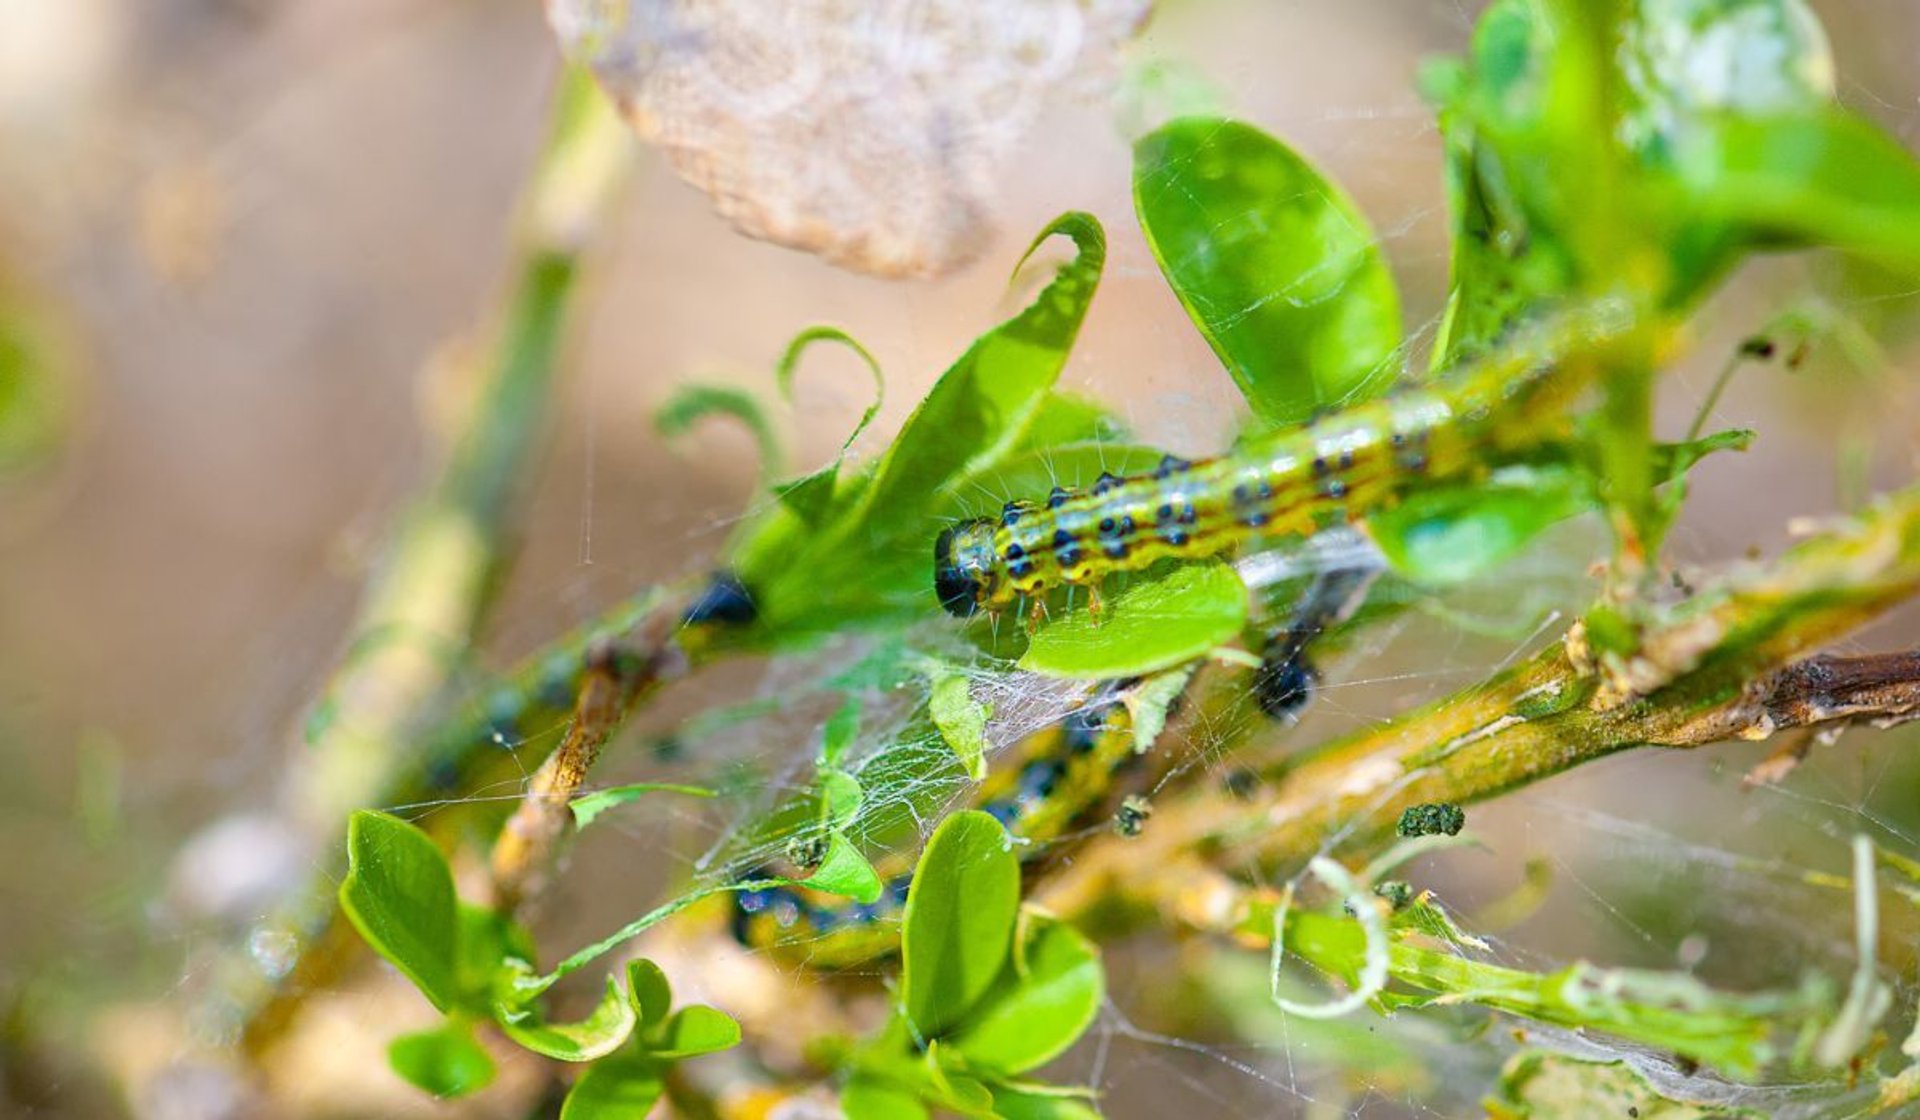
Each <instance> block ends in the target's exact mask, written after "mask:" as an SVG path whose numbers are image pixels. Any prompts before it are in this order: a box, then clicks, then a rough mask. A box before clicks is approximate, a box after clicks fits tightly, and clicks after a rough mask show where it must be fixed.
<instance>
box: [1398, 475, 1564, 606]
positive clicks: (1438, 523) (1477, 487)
mask: <svg viewBox="0 0 1920 1120" xmlns="http://www.w3.org/2000/svg"><path fill="white" fill-rule="evenodd" d="M1593 502H1594V498H1593V488H1592V485H1591V483H1589V481H1588V479H1587V476H1586V475H1585V474H1584V473H1583V472H1581V471H1580V470H1578V469H1576V468H1575V467H1573V466H1572V465H1571V464H1566V463H1552V464H1546V465H1541V466H1527V465H1518V466H1512V467H1504V468H1502V469H1500V470H1497V471H1495V472H1493V474H1491V475H1489V476H1488V477H1487V478H1486V479H1485V480H1484V481H1481V482H1478V483H1475V484H1474V485H1472V486H1448V487H1442V488H1440V489H1437V490H1429V491H1426V492H1423V493H1417V494H1414V495H1413V496H1412V497H1410V498H1408V499H1407V500H1406V501H1405V502H1403V503H1402V504H1401V505H1399V506H1397V507H1396V508H1394V509H1390V510H1384V511H1382V512H1380V513H1377V514H1374V515H1373V516H1372V517H1370V518H1368V519H1367V535H1368V536H1370V537H1372V538H1373V542H1374V543H1375V544H1376V545H1378V546H1379V547H1380V551H1381V553H1382V554H1383V555H1385V556H1386V558H1387V562H1388V563H1389V564H1391V565H1392V566H1393V568H1394V570H1395V571H1397V572H1399V573H1400V574H1401V575H1404V576H1406V577H1407V578H1408V579H1411V580H1414V581H1415V582H1418V583H1423V584H1429V585H1441V584H1449V583H1458V582H1460V581H1462V580H1466V579H1470V578H1472V577H1473V576H1476V575H1479V574H1480V573H1482V572H1484V571H1486V570H1487V569H1489V568H1491V567H1493V566H1494V565H1496V564H1498V563H1500V562H1501V561H1503V560H1506V559H1508V558H1509V557H1511V556H1513V555H1514V554H1515V553H1517V552H1519V551H1520V550H1521V549H1522V548H1524V547H1525V546H1526V544H1527V542H1529V541H1531V540H1533V538H1535V537H1537V536H1539V535H1540V533H1541V532H1543V531H1544V530H1546V529H1547V528H1548V527H1549V526H1551V525H1553V524H1554V523H1556V522H1558V521H1562V520H1565V519H1566V518H1568V517H1571V516H1573V515H1574V514H1577V513H1581V512H1584V511H1586V510H1588V509H1591V508H1593Z"/></svg>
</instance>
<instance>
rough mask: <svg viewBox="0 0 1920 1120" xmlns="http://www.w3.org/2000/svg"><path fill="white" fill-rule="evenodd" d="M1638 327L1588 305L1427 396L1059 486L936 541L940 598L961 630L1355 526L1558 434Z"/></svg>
mask: <svg viewBox="0 0 1920 1120" xmlns="http://www.w3.org/2000/svg"><path fill="white" fill-rule="evenodd" d="M1628 318H1629V317H1628V316H1626V315H1625V314H1624V313H1623V312H1622V310H1621V308H1620V307H1619V306H1618V305H1612V304H1595V305H1589V306H1587V307H1585V308H1584V309H1582V310H1580V311H1577V312H1569V313H1567V314H1564V315H1561V316H1557V317H1553V318H1551V319H1549V320H1547V321H1545V322H1543V323H1542V324H1540V325H1539V326H1538V327H1535V328H1532V329H1528V330H1525V331H1523V332H1521V333H1520V335H1519V336H1518V337H1517V338H1516V340H1515V342H1514V343H1513V344H1512V345H1509V346H1507V347H1505V348H1503V349H1501V350H1499V351H1497V352H1495V353H1493V354H1491V355H1489V356H1487V357H1486V358H1484V359H1482V360H1480V361H1477V362H1474V363H1471V364H1469V365H1467V366H1465V367H1464V368H1461V369H1459V370H1458V371H1456V372H1454V373H1453V374H1451V375H1450V376H1446V377H1443V378H1442V379H1440V380H1439V381H1437V382H1435V383H1433V384H1431V385H1414V386H1407V387H1405V388H1402V389H1399V390H1396V391H1394V392H1391V393H1389V394H1388V395H1386V396H1384V397H1381V398H1379V399H1377V400H1374V401H1371V402H1368V403H1366V404H1361V405H1357V406H1354V407H1352V408H1349V409H1346V410H1343V411H1340V412H1335V413H1332V414H1330V415H1328V416H1325V417H1323V418H1321V419H1319V420H1316V421H1313V422H1311V423H1309V424H1307V425H1305V426H1303V427H1301V428H1297V429H1293V430H1289V431H1283V432H1275V433H1273V434H1271V435H1267V436H1264V437H1261V438H1258V439H1254V440H1251V441H1249V442H1247V443H1245V444H1243V445H1242V446H1240V447H1238V448H1236V449H1235V450H1233V451H1232V452H1230V453H1228V454H1226V455H1223V456H1221V457H1219V458H1215V459H1207V460H1203V461H1200V462H1194V463H1189V462H1184V461H1182V460H1180V459H1176V458H1174V457H1172V456H1168V457H1167V458H1166V459H1164V460H1162V462H1161V463H1160V465H1159V467H1157V468H1156V469H1154V470H1153V471H1150V472H1148V473H1145V474H1138V475H1131V476H1128V477H1124V478H1118V477H1115V476H1113V475H1110V474H1103V475H1101V476H1100V479H1099V480H1098V481H1096V482H1095V483H1094V484H1093V485H1092V486H1091V487H1089V488H1088V489H1087V490H1085V491H1084V492H1075V491H1070V490H1064V489H1060V488H1058V487H1056V488H1055V489H1054V491H1053V493H1052V494H1051V495H1049V496H1048V498H1047V500H1046V502H1045V503H1035V502H1027V501H1013V502H1008V503H1007V505H1006V507H1005V509H1004V510H1003V511H1002V513H1001V516H1000V517H998V518H979V519H976V520H970V521H962V522H958V523H956V524H953V525H950V526H948V527H947V528H946V529H944V530H943V531H942V532H941V533H940V535H939V537H938V539H937V540H936V541H935V542H934V550H933V552H934V569H933V589H934V594H935V595H936V596H938V597H939V600H940V605H941V606H943V607H945V608H946V609H947V611H949V612H950V613H952V614H954V615H956V616H958V617H961V618H966V617H969V616H971V615H973V614H974V613H975V612H976V611H981V610H986V611H990V612H997V611H1000V610H1002V609H1004V608H1006V607H1008V606H1011V605H1013V604H1014V603H1015V602H1016V601H1017V600H1020V599H1023V598H1037V597H1039V596H1043V595H1045V594H1046V593H1047V592H1048V591H1050V590H1052V589H1054V588H1057V587H1060V586H1062V585H1066V584H1072V585H1087V586H1091V587H1094V588H1095V591H1096V596H1097V584H1098V583H1099V581H1100V580H1101V579H1103V578H1104V577H1105V576H1107V575H1110V574H1113V573H1118V572H1131V571H1139V570H1141V569H1143V568H1146V567H1148V566H1150V565H1152V564H1154V563H1155V562H1157V561H1160V560H1163V559H1168V558H1173V559H1198V558H1202V557H1208V556H1215V555H1218V554H1220V553H1224V552H1229V551H1233V550H1236V549H1239V548H1241V547H1242V546H1245V545H1248V544H1250V543H1253V542H1258V541H1262V540H1268V539H1273V538H1281V537H1288V536H1304V535H1307V534H1311V533H1313V532H1314V531H1316V530H1317V529H1319V528H1321V527H1324V526H1326V525H1330V524H1333V523H1336V522H1340V521H1351V520H1356V519H1358V518H1360V517H1363V516H1365V515H1366V514H1367V513H1369V512H1371V511H1373V510H1377V509H1380V508H1383V507H1384V506H1386V505H1388V504H1390V503H1391V502H1393V501H1394V500H1395V499H1397V498H1398V497H1399V496H1400V495H1402V494H1403V493H1405V492H1407V491H1408V490H1410V489H1412V488H1414V487H1415V486H1418V485H1426V484H1431V483H1432V482H1434V481H1438V480H1446V479H1455V478H1459V477H1461V476H1463V475H1466V474H1468V473H1469V472H1472V471H1474V470H1478V469H1481V468H1483V467H1485V466H1489V465H1493V464H1496V463H1498V462H1499V461H1500V460H1501V458H1502V457H1503V456H1511V455H1512V454H1514V453H1516V452H1520V451H1525V450H1529V449H1532V448H1536V447H1538V446H1539V445H1540V444H1542V443H1543V442H1545V441H1546V440H1548V439H1549V438H1552V437H1553V436H1554V435H1557V434H1558V429H1559V427H1560V421H1561V420H1562V418H1563V417H1564V414H1565V411H1566V409H1567V406H1568V405H1569V404H1570V403H1571V401H1572V399H1573V397H1574V396H1575V395H1576V394H1578V393H1579V392H1580V390H1582V389H1583V388H1584V387H1585V386H1586V383H1587V381H1588V380H1589V379H1590V377H1591V376H1592V370H1593V368H1594V366H1595V365H1596V363H1595V362H1593V361H1592V360H1590V359H1589V360H1581V359H1580V358H1579V357H1578V355H1581V354H1590V353H1591V348H1592V347H1594V346H1596V345H1598V344H1603V343H1604V342H1605V341H1607V340H1608V339H1610V338H1614V337H1618V335H1619V333H1620V332H1621V329H1622V327H1623V326H1624V324H1625V322H1626V321H1627V320H1628ZM1097 604H1098V599H1097V597H1096V599H1095V605H1096V607H1097Z"/></svg>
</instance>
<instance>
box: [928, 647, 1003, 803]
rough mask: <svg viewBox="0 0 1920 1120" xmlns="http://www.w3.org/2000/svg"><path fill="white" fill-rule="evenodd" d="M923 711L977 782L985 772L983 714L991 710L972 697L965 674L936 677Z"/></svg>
mask: <svg viewBox="0 0 1920 1120" xmlns="http://www.w3.org/2000/svg"><path fill="white" fill-rule="evenodd" d="M927 712H928V714H929V715H930V716H932V717H933V725H934V726H935V727H937V728H939V729H940V736H941V738H943V739H945V740H946V741H947V746H949V747H952V748H953V753H954V755H955V757H957V758H959V760H960V764H961V765H962V766H963V767H965V768H966V771H967V777H969V778H972V779H973V780H974V781H976V782H978V781H981V780H983V779H985V778H986V776H987V739H986V735H987V717H988V716H990V715H992V714H993V713H992V711H991V710H990V709H989V708H988V707H987V706H986V705H985V704H982V703H980V702H979V701H978V700H975V699H974V698H973V691H972V688H971V686H970V684H969V682H968V679H967V677H966V675H965V674H962V673H952V674H948V675H946V676H942V677H936V678H935V679H934V682H933V691H932V694H931V695H929V696H928V698H927Z"/></svg>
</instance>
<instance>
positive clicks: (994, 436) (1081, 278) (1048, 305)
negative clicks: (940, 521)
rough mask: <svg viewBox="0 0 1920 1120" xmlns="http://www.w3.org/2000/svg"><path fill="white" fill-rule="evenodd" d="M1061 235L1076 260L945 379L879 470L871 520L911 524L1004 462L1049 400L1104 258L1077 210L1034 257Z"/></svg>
mask: <svg viewBox="0 0 1920 1120" xmlns="http://www.w3.org/2000/svg"><path fill="white" fill-rule="evenodd" d="M1058 234H1066V235H1067V236H1068V237H1070V238H1072V239H1073V243H1074V246H1075V248H1076V249H1077V250H1078V255H1077V256H1076V257H1075V258H1074V259H1073V260H1071V261H1069V262H1068V263H1066V264H1064V265H1062V266H1060V271H1059V272H1058V273H1056V274H1055V276H1054V278H1053V280H1052V281H1050V282H1049V283H1048V284H1047V286H1046V287H1045V288H1044V289H1042V290H1041V292H1040V294H1039V295H1038V296H1037V297H1035V299H1034V301H1033V302H1032V303H1031V304H1029V305H1028V306H1027V308H1026V310H1024V311H1022V312H1021V313H1020V314H1019V315H1017V316H1015V317H1014V318H1012V319H1010V320H1008V321H1007V322H1005V323H1003V324H1001V325H1000V326H998V327H995V328H994V329H993V330H990V331H988V332H987V333H986V334H983V335H981V336H980V337H979V338H978V339H977V340H975V342H974V344H973V345H972V346H971V347H969V348H968V349H967V352H966V353H965V354H962V355H961V356H960V360H959V361H957V362H955V363H954V364H953V366H952V368H950V369H948V370H947V372H946V373H945V374H943V375H941V377H940V380H939V381H938V382H936V383H935V384H934V387H933V391H932V392H930V393H928V394H927V396H926V399H925V400H922V401H921V402H920V407H918V408H916V409H914V411H913V415H912V416H910V417H908V418H907V422H906V425H905V426H904V427H902V428H901V430H900V435H899V436H898V437H897V438H895V440H894V441H893V445H892V447H891V448H889V449H888V452H887V456H886V458H885V460H883V461H882V463H881V464H880V467H879V470H878V471H877V472H876V474H875V477H874V482H873V487H872V489H871V491H870V494H869V497H868V502H867V509H866V511H865V514H866V518H867V520H869V521H871V522H877V523H881V524H888V523H889V522H888V519H890V518H896V517H904V515H906V514H908V513H909V512H910V511H911V510H913V509H915V508H917V507H918V506H919V505H920V504H921V503H922V502H924V501H925V498H926V495H927V494H928V493H929V492H930V491H933V490H936V489H938V488H939V487H941V486H943V485H944V484H945V483H946V482H947V481H948V480H949V479H951V478H953V477H954V476H955V475H958V474H960V473H961V472H962V470H963V469H968V468H971V469H980V468H983V467H985V466H987V465H988V464H989V463H991V462H993V461H995V460H997V459H999V458H1000V457H1002V456H1003V455H1004V454H1005V453H1006V452H1007V451H1008V450H1010V449H1011V448H1012V446H1013V445H1014V444H1015V443H1016V442H1017V441H1018V440H1019V439H1020V437H1021V435H1022V433H1023V432H1024V431H1025V428H1026V425H1027V424H1028V422H1029V421H1031V420H1032V418H1033V416H1034V415H1035V414H1036V413H1037V412H1038V411H1039V409H1040V406H1041V405H1042V404H1043V403H1044V402H1045V401H1046V400H1047V398H1048V396H1049V395H1050V392H1051V390H1052V388H1053V383H1054V381H1055V380H1056V379H1057V378H1058V377H1059V376H1060V369H1061V367H1062V365H1064V364H1065V362H1066V358H1067V351H1068V350H1069V349H1071V348H1072V346H1073V342H1074V339H1075V338H1076V337H1078V336H1079V333H1080V323H1081V321H1082V320H1083V319H1084V318H1085V316H1086V312H1087V305H1088V304H1089V303H1090V302H1091V301H1092V299H1093V293H1094V289H1095V288H1096V287H1097V286H1098V284H1099V282H1100V272H1101V269H1102V268H1103V267H1104V265H1105V264H1106V259H1107V238H1106V233H1105V232H1104V231H1103V230H1101V228H1100V223H1099V222H1097V221H1095V220H1094V218H1093V217H1092V215H1089V214H1080V213H1069V214H1065V215H1062V216H1061V217H1059V218H1057V219H1055V220H1054V222H1053V223H1052V224H1051V225H1049V226H1048V227H1047V228H1046V229H1044V230H1042V231H1041V232H1040V235H1039V236H1038V237H1036V238H1035V239H1034V242H1033V248H1032V249H1029V250H1028V251H1029V252H1030V253H1031V252H1032V251H1033V249H1038V248H1039V247H1040V245H1042V244H1043V243H1044V242H1046V241H1047V240H1048V239H1050V238H1052V237H1054V236H1056V235H1058ZM904 519H905V520H907V521H912V520H913V519H912V518H910V517H905V518H904Z"/></svg>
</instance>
